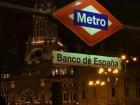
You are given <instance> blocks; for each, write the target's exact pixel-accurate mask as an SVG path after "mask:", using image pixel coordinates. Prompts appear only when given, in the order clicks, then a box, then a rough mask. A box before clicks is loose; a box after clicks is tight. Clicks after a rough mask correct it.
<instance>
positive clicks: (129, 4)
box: [0, 0, 140, 65]
mask: <svg viewBox="0 0 140 105" xmlns="http://www.w3.org/2000/svg"><path fill="white" fill-rule="evenodd" d="M61 1H62V0H61ZM64 1H65V2H64V3H62V4H57V6H58V7H59V8H60V7H62V6H64V5H65V4H67V3H69V2H71V1H73V0H67V1H66V0H64ZM93 1H94V0H93ZM98 1H99V2H100V3H101V4H102V5H103V6H104V7H105V8H106V9H108V10H109V11H110V12H111V13H112V14H113V15H114V16H115V17H117V18H118V19H119V20H120V21H121V22H122V23H123V24H124V25H131V26H137V27H139V28H140V12H139V11H140V6H139V4H140V1H139V0H134V1H132V0H98ZM0 2H10V3H14V4H18V5H23V6H29V7H33V0H0ZM31 20H32V16H31V14H26V13H22V12H21V11H13V10H12V11H11V10H9V9H0V33H1V39H0V47H1V49H3V51H2V50H1V53H2V54H1V58H3V57H5V56H7V54H9V48H10V47H12V48H17V49H16V51H13V52H11V53H10V54H13V55H14V56H13V57H9V56H8V57H7V58H6V59H8V60H9V62H8V64H12V63H11V62H13V59H15V58H16V59H17V61H18V60H19V61H18V62H17V61H15V62H17V64H16V65H19V63H21V62H22V61H21V58H23V56H24V51H23V50H24V49H25V46H24V44H22V43H23V42H25V41H26V40H27V38H28V35H29V34H32V21H31ZM56 22H57V23H58V24H59V29H60V30H59V37H60V38H61V39H62V42H64V43H65V44H66V45H67V46H68V50H69V51H75V47H74V46H75V43H80V44H81V45H82V47H81V48H82V49H88V50H91V51H93V52H95V53H96V52H101V51H103V52H105V53H106V52H107V53H110V52H111V53H114V52H117V53H118V52H120V53H126V54H128V55H134V56H140V55H139V53H140V31H133V30H125V29H124V30H121V31H119V32H117V33H115V34H113V35H112V36H110V37H109V38H107V39H105V40H103V41H102V42H100V43H98V44H96V45H95V46H93V47H89V46H87V45H86V44H85V43H84V42H83V41H82V40H81V39H80V38H78V37H77V36H76V35H74V33H72V32H71V31H70V30H69V29H67V28H66V27H65V26H63V25H62V24H61V23H59V22H58V21H56ZM13 42H15V43H14V44H11V43H13ZM20 55H22V56H20ZM14 57H15V58H14ZM3 59H5V58H3ZM2 62H4V60H3V61H2ZM6 62H7V61H6ZM13 64H14V62H13Z"/></svg>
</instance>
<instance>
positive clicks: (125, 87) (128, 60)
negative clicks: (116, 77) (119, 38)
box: [121, 54, 138, 105]
mask: <svg viewBox="0 0 140 105" xmlns="http://www.w3.org/2000/svg"><path fill="white" fill-rule="evenodd" d="M121 60H122V64H124V99H125V105H127V98H126V97H127V92H128V91H127V88H128V87H127V64H128V63H129V62H130V61H132V62H136V61H137V60H138V58H137V57H133V56H132V57H128V56H126V55H125V54H123V55H121Z"/></svg>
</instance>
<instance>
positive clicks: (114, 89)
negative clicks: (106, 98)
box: [111, 87, 116, 97]
mask: <svg viewBox="0 0 140 105" xmlns="http://www.w3.org/2000/svg"><path fill="white" fill-rule="evenodd" d="M111 90H112V97H116V88H115V87H112V89H111Z"/></svg>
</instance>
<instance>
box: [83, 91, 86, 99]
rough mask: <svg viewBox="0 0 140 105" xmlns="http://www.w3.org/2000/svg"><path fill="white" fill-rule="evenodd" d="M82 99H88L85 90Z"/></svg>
mask: <svg viewBox="0 0 140 105" xmlns="http://www.w3.org/2000/svg"><path fill="white" fill-rule="evenodd" d="M82 99H86V91H85V90H83V91H82Z"/></svg>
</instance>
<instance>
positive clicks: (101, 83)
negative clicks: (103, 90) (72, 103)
mask: <svg viewBox="0 0 140 105" xmlns="http://www.w3.org/2000/svg"><path fill="white" fill-rule="evenodd" d="M105 84H106V83H105V81H101V80H100V79H98V80H95V81H93V80H90V81H88V86H89V87H91V88H93V87H95V94H94V95H95V105H98V96H97V86H104V85H105ZM88 102H89V101H88Z"/></svg>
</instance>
